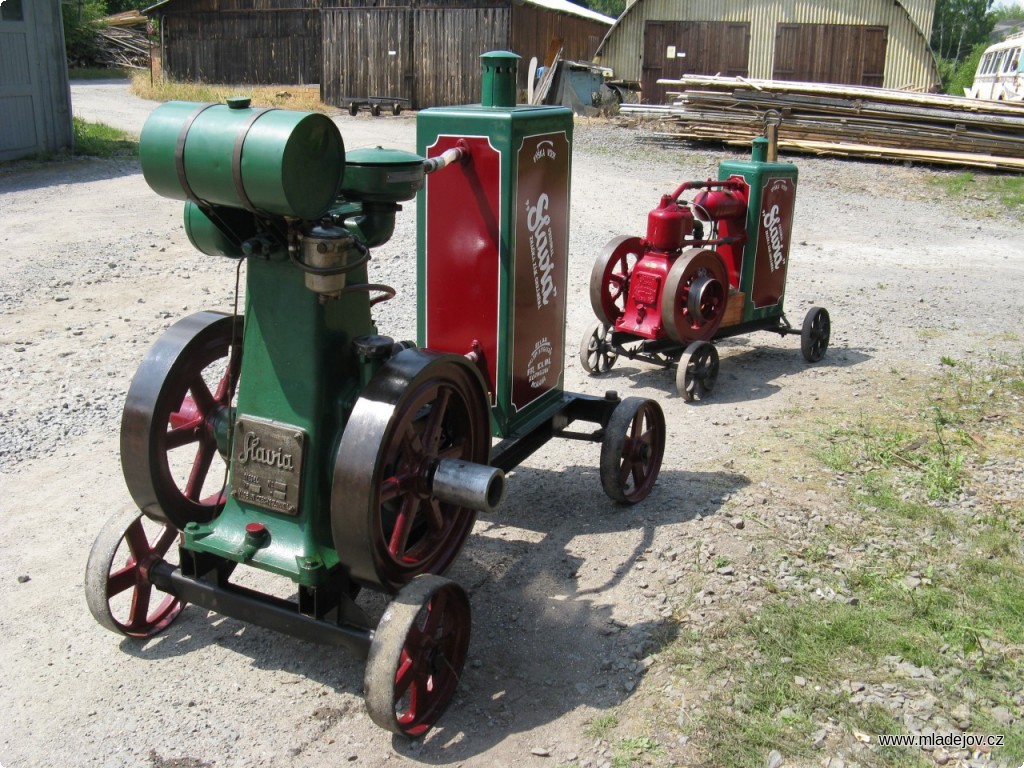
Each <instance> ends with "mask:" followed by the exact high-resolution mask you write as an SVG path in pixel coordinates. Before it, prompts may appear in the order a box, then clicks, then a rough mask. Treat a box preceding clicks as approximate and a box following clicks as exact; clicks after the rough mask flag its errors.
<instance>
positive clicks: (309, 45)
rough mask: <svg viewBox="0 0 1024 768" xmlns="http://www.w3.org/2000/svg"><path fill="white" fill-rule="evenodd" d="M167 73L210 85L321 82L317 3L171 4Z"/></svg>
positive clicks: (165, 19) (227, 0)
mask: <svg viewBox="0 0 1024 768" xmlns="http://www.w3.org/2000/svg"><path fill="white" fill-rule="evenodd" d="M157 15H158V16H159V17H160V18H161V20H162V24H163V28H162V39H163V43H162V47H163V60H164V72H165V73H166V74H168V75H169V76H170V77H172V78H174V79H175V80H185V81H187V80H202V81H204V82H209V83H253V84H276V83H281V84H298V85H304V84H309V83H318V82H320V61H321V52H320V50H321V49H320V44H321V37H322V33H321V29H320V9H319V2H318V1H316V0H281V1H280V2H275V0H191V1H189V2H175V3H168V4H167V6H166V7H165V9H163V12H162V13H158V14H157Z"/></svg>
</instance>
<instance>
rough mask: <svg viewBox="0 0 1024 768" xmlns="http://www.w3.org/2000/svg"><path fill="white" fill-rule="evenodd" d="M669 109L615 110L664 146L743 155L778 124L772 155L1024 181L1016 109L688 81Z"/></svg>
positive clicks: (777, 84)
mask: <svg viewBox="0 0 1024 768" xmlns="http://www.w3.org/2000/svg"><path fill="white" fill-rule="evenodd" d="M659 82H660V83H665V84H668V85H676V86H679V92H678V93H673V94H672V95H673V97H675V98H676V99H677V101H676V102H675V103H674V104H673V105H671V106H661V107H652V106H645V105H638V104H623V105H622V108H621V114H623V115H633V116H636V115H641V116H648V117H654V118H657V119H658V120H660V121H661V123H662V125H663V126H664V132H660V133H657V134H656V136H657V137H659V138H661V139H663V140H685V141H694V142H716V143H725V144H730V145H749V144H750V141H751V139H753V138H755V137H756V136H762V135H764V133H765V121H766V119H771V118H772V117H773V116H774V117H778V116H781V125H780V126H779V129H778V137H779V149H780V150H789V151H792V152H804V153H811V154H818V155H832V156H856V157H869V158H879V159H892V160H905V161H914V162H922V163H937V164H945V165H956V166H967V167H975V168H989V169H994V170H1002V171H1019V172H1024V103H1008V102H994V101H983V100H979V99H967V98H958V97H955V96H939V95H933V94H924V93H911V92H906V91H895V90H887V89H882V88H863V87H854V86H843V85H827V84H821V83H789V82H782V81H773V80H749V79H746V78H739V77H703V76H696V75H688V76H686V77H684V78H683V79H682V80H661V81H659Z"/></svg>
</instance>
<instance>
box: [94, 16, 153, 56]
mask: <svg viewBox="0 0 1024 768" xmlns="http://www.w3.org/2000/svg"><path fill="white" fill-rule="evenodd" d="M103 22H104V24H105V26H103V27H100V29H99V31H97V33H96V47H97V49H98V55H97V58H98V59H99V63H100V64H102V65H103V66H105V67H121V68H128V69H149V40H148V39H147V37H146V33H145V28H146V17H145V16H143V15H142V14H140V13H139V12H138V11H126V12H125V13H118V14H115V15H113V16H108V17H107V18H105V19H104V20H103Z"/></svg>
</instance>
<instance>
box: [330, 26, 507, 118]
mask: <svg viewBox="0 0 1024 768" xmlns="http://www.w3.org/2000/svg"><path fill="white" fill-rule="evenodd" d="M508 24H509V12H508V9H507V8H494V7H487V8H474V7H451V8H410V7H376V8H372V9H368V8H358V7H357V8H351V7H350V8H325V9H324V11H323V51H324V64H323V78H322V80H321V81H320V97H321V99H323V101H324V102H326V103H328V104H335V105H339V106H340V105H341V104H342V103H343V102H344V100H345V99H346V98H349V97H366V96H381V97H398V98H404V99H409V100H410V102H411V105H412V106H413V107H415V108H417V109H418V108H422V107H426V106H438V105H444V104H465V103H470V102H474V101H479V100H480V95H479V94H480V54H482V53H485V52H487V51H491V50H495V49H498V48H507V47H508V37H507V34H508V32H507V30H508Z"/></svg>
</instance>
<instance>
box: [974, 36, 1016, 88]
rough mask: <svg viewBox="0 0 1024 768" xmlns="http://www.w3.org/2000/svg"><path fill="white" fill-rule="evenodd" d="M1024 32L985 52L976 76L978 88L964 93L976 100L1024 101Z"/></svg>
mask: <svg viewBox="0 0 1024 768" xmlns="http://www.w3.org/2000/svg"><path fill="white" fill-rule="evenodd" d="M1022 51H1024V32H1018V33H1017V34H1014V35H1010V36H1009V37H1008V38H1006V39H1005V40H1003V41H1002V42H1001V43H995V44H994V45H990V46H989V47H988V48H986V49H985V53H984V54H983V55H982V57H981V62H980V63H979V64H978V71H977V73H976V74H975V75H974V85H972V86H971V87H970V88H969V89H968V88H965V89H964V95H965V96H970V97H971V98H972V99H993V100H995V101H1024V56H1022V55H1021V53H1022Z"/></svg>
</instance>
